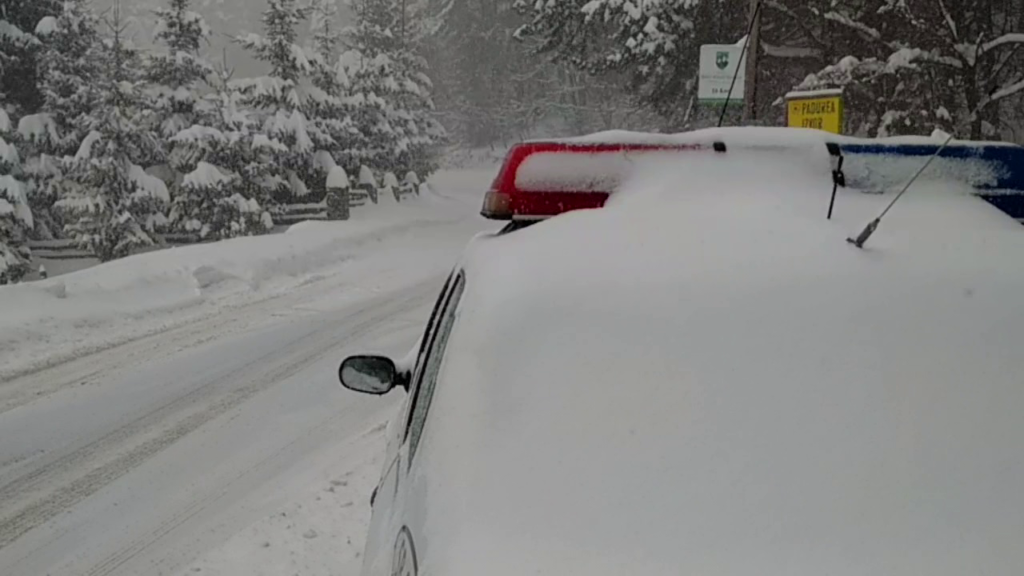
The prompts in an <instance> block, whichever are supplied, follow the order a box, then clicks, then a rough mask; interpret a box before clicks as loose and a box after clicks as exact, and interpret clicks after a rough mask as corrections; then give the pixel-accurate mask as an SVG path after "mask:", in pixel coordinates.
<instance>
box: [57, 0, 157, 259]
mask: <svg viewBox="0 0 1024 576" xmlns="http://www.w3.org/2000/svg"><path fill="white" fill-rule="evenodd" d="M107 25H108V28H109V29H110V32H111V37H110V38H108V39H106V40H104V42H103V43H102V52H101V56H102V59H101V63H102V68H101V70H100V72H101V73H100V75H99V77H98V79H97V80H96V82H97V87H98V95H97V101H96V106H95V108H93V110H92V111H91V112H92V113H91V114H89V115H88V116H86V117H85V128H86V129H87V130H89V133H88V136H86V138H85V139H84V140H83V141H82V144H81V146H80V148H79V150H78V152H77V154H76V155H75V157H74V158H73V159H70V160H69V161H68V165H69V168H70V170H69V172H68V174H67V180H68V182H69V186H68V188H67V190H66V191H65V193H64V194H63V195H62V197H61V199H60V200H59V201H58V202H57V207H58V208H59V209H60V210H62V211H63V212H64V213H65V214H66V217H67V221H68V224H67V226H66V228H67V231H68V232H69V233H70V234H72V235H73V236H74V237H75V238H77V239H78V241H79V242H80V243H81V244H82V246H83V247H85V248H87V249H90V250H92V251H93V252H94V253H95V254H96V255H97V256H98V257H99V258H100V259H101V260H104V261H106V260H111V259H114V258H119V257H122V256H126V255H128V254H129V253H131V251H132V250H133V249H135V248H138V247H141V246H146V245H149V244H152V243H153V240H152V238H151V237H150V235H149V232H151V231H152V230H153V229H154V227H156V226H159V225H161V224H162V223H163V220H164V219H165V218H164V217H163V215H162V212H161V210H162V209H163V208H164V206H165V205H166V203H167V202H168V201H169V200H170V198H169V194H168V191H167V187H166V186H165V185H164V183H163V182H162V181H160V180H159V179H157V178H155V177H153V176H150V175H149V174H147V173H146V172H145V171H144V170H143V168H142V166H144V165H149V164H152V163H153V161H154V160H155V159H157V158H158V157H159V147H158V146H157V142H156V139H155V138H154V135H153V134H152V133H151V132H149V131H148V130H147V128H146V127H147V126H148V125H150V124H151V121H152V118H151V114H150V113H149V112H148V110H147V99H146V96H145V93H144V91H143V89H144V82H143V81H142V80H141V78H140V71H141V58H140V56H139V52H138V50H136V49H135V48H133V47H132V46H130V45H129V44H128V42H127V41H126V39H125V31H126V27H125V24H124V23H123V21H122V19H121V15H120V10H115V12H114V16H113V19H112V20H111V21H109V22H108V23H107Z"/></svg>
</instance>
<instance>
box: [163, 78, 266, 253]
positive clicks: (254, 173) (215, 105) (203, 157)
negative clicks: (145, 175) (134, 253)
mask: <svg viewBox="0 0 1024 576" xmlns="http://www.w3.org/2000/svg"><path fill="white" fill-rule="evenodd" d="M230 76H231V72H230V71H228V70H226V69H225V70H223V71H222V72H221V73H220V74H219V75H218V82H217V83H216V85H215V86H216V92H215V93H213V94H211V95H209V96H207V97H206V98H205V99H204V101H203V102H202V104H201V106H199V109H200V110H201V111H202V114H201V118H202V122H201V123H200V124H197V125H195V126H192V127H190V128H187V129H185V130H183V131H181V132H179V133H178V134H177V135H175V137H174V138H173V139H172V140H173V145H174V146H175V149H176V150H177V165H178V167H179V169H180V170H181V173H182V174H183V179H182V183H181V186H180V187H179V189H178V191H177V193H176V194H175V196H174V202H173V207H172V209H171V215H170V220H171V223H172V225H173V227H174V229H175V230H178V231H180V232H185V233H189V234H196V235H197V236H198V237H199V238H201V239H219V238H229V237H234V236H241V235H248V234H260V233H263V232H266V231H268V230H269V229H270V228H272V227H273V221H272V220H271V218H270V215H269V214H268V213H266V212H265V211H263V210H262V209H261V207H260V203H259V200H258V198H260V197H261V194H262V193H263V192H264V189H265V182H266V180H267V178H269V177H270V176H271V167H272V166H273V157H274V154H277V153H280V152H283V150H282V149H281V148H280V147H279V146H280V145H279V146H278V147H275V146H274V144H273V143H271V142H270V140H269V139H267V138H265V137H262V135H260V134H258V133H257V132H256V128H257V127H256V125H255V124H254V122H253V121H252V119H251V117H250V115H249V113H248V111H247V110H246V109H245V108H244V107H243V106H242V101H243V96H242V94H241V93H239V92H238V91H237V90H234V89H233V85H232V84H231V83H230V81H229V80H230Z"/></svg>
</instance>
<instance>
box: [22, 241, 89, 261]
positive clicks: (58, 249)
mask: <svg viewBox="0 0 1024 576" xmlns="http://www.w3.org/2000/svg"><path fill="white" fill-rule="evenodd" d="M28 247H29V248H30V249H31V250H32V256H33V257H34V258H46V259H49V260H78V259H83V258H95V257H96V255H95V254H93V253H92V252H90V251H89V250H83V249H82V248H81V246H80V245H79V244H78V242H77V241H75V240H30V241H29V243H28Z"/></svg>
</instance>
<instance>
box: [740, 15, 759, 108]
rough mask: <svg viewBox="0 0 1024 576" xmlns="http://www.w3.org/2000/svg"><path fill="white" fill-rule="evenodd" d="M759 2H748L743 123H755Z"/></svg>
mask: <svg viewBox="0 0 1024 576" xmlns="http://www.w3.org/2000/svg"><path fill="white" fill-rule="evenodd" d="M761 12H762V11H761V0H750V18H751V26H750V37H749V38H748V39H747V46H748V48H747V79H746V84H745V86H744V88H745V90H744V94H743V123H744V124H747V125H750V124H754V123H756V122H757V70H758V64H759V63H758V59H759V58H760V57H761Z"/></svg>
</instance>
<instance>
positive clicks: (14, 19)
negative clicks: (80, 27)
mask: <svg viewBox="0 0 1024 576" xmlns="http://www.w3.org/2000/svg"><path fill="white" fill-rule="evenodd" d="M60 10H61V6H60V2H59V0H4V1H3V2H2V3H0V22H3V24H0V52H2V57H0V92H2V93H3V94H4V97H5V101H6V102H7V106H8V108H9V109H10V112H11V114H12V116H13V117H18V118H20V117H22V116H25V115H28V114H34V113H36V112H37V111H38V110H39V107H40V105H41V102H42V94H41V92H40V88H39V74H38V67H39V55H40V52H41V49H42V44H41V43H40V42H39V39H38V37H37V36H36V35H35V34H34V32H35V31H36V28H37V27H38V26H39V25H40V23H41V22H43V21H44V20H45V21H46V22H47V23H49V22H52V21H53V18H54V16H56V15H57V14H59V13H60ZM44 26H45V24H44Z"/></svg>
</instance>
